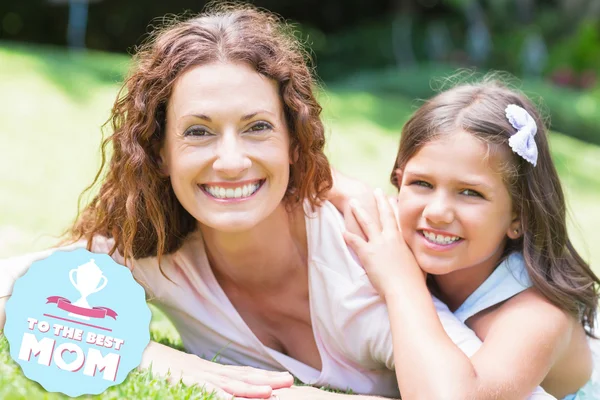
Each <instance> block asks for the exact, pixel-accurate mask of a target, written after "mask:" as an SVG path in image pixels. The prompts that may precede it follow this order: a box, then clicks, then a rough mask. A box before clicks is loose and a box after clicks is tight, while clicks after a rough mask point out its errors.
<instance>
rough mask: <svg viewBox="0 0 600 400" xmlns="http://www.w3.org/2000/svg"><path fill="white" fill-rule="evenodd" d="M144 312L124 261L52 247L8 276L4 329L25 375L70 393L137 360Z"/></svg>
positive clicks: (93, 388) (106, 379)
mask: <svg viewBox="0 0 600 400" xmlns="http://www.w3.org/2000/svg"><path fill="white" fill-rule="evenodd" d="M150 319H151V312H150V309H149V308H148V305H147V304H146V298H145V294H144V289H143V288H142V287H141V286H140V285H139V284H138V283H137V282H136V281H135V280H134V279H133V276H132V275H131V271H130V270H129V269H128V268H127V267H124V266H122V265H120V264H117V263H116V262H115V261H114V260H113V259H112V258H110V256H108V255H106V254H95V253H91V252H89V251H87V250H85V249H77V250H74V251H57V252H55V253H53V254H52V255H51V256H49V257H47V258H46V259H43V260H40V261H36V262H34V263H33V264H32V265H31V267H30V268H29V270H28V271H27V273H26V274H25V275H23V276H22V277H21V278H19V279H18V280H17V281H16V282H15V285H14V288H13V294H12V296H11V297H10V298H9V300H8V301H7V303H6V324H5V327H4V335H5V336H6V338H7V340H8V343H9V345H10V355H11V357H12V359H13V360H15V362H17V363H18V364H19V365H20V366H21V368H22V370H23V373H24V374H25V376H26V377H28V378H29V379H31V380H34V381H36V382H38V383H39V384H40V385H42V386H43V387H44V389H46V391H48V392H62V393H64V394H66V395H68V396H71V397H77V396H80V395H83V394H99V393H102V392H103V391H105V390H106V389H107V388H108V387H110V386H113V385H117V384H119V383H121V382H123V381H124V380H125V378H126V377H127V375H128V374H129V372H130V371H131V370H132V369H134V368H135V367H137V366H138V365H139V364H140V362H141V359H142V353H143V352H144V349H145V348H146V346H147V345H148V343H149V342H150Z"/></svg>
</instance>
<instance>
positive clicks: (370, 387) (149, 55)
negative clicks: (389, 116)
mask: <svg viewBox="0 0 600 400" xmlns="http://www.w3.org/2000/svg"><path fill="white" fill-rule="evenodd" d="M313 83H314V82H313V80H312V78H311V74H310V71H309V69H308V67H307V66H306V63H305V57H304V53H303V52H302V51H301V47H300V45H299V44H298V42H297V41H296V40H295V39H294V38H293V35H292V34H291V33H290V32H288V31H287V28H286V27H285V26H284V25H282V24H281V23H280V22H279V21H278V20H277V19H276V18H275V17H273V16H271V15H269V14H267V13H264V12H259V11H256V10H255V9H253V8H248V7H236V8H220V9H219V8H217V9H214V10H212V11H211V12H209V13H205V14H204V15H202V16H200V17H197V18H193V19H191V20H189V21H186V22H182V23H177V24H175V25H173V26H171V27H167V28H165V29H164V30H163V31H161V32H159V33H158V34H157V35H155V36H154V37H153V38H152V39H151V40H150V41H149V42H148V43H147V44H146V45H145V46H144V47H143V48H142V49H141V50H140V51H139V52H138V54H137V55H136V56H135V57H134V68H133V71H132V73H131V74H130V76H129V78H128V79H127V81H126V84H125V87H124V91H123V92H122V94H121V95H120V96H119V99H118V100H117V102H116V104H115V107H114V109H113V114H112V128H113V131H114V133H113V135H112V136H111V137H109V138H108V139H107V141H105V143H104V146H103V149H104V150H106V148H107V146H109V145H111V146H112V148H113V151H112V155H111V160H110V162H109V164H108V170H107V172H106V175H105V177H104V178H103V180H102V184H101V187H100V190H99V193H98V194H97V195H96V196H95V197H94V199H93V200H92V201H91V202H90V204H89V205H88V206H87V207H86V208H85V209H84V210H83V212H82V214H81V215H80V216H79V219H78V221H77V222H76V224H75V225H74V227H73V228H72V230H71V232H70V237H71V238H72V240H73V241H74V242H76V243H75V244H74V245H72V246H84V245H87V247H88V248H89V249H91V250H92V251H95V252H102V253H108V254H111V255H112V257H113V258H114V259H115V260H117V261H118V262H120V263H121V264H124V265H127V266H128V267H130V268H131V269H132V272H133V274H134V276H135V278H136V279H137V280H138V281H139V282H140V283H141V284H142V285H144V287H145V288H146V293H147V296H148V299H149V300H150V301H152V302H153V303H154V304H155V305H156V306H157V307H159V308H160V309H162V310H163V311H164V312H165V313H166V314H167V315H168V316H169V318H170V319H171V321H172V322H173V323H174V325H175V327H176V328H177V329H178V331H179V333H180V334H181V337H182V341H183V343H184V345H185V347H186V348H187V349H188V350H189V351H190V352H191V353H193V354H197V355H202V356H204V357H207V358H212V357H213V356H215V355H217V354H218V356H219V361H221V362H222V363H224V364H236V365H251V366H253V367H257V368H261V369H266V370H279V371H290V372H292V374H294V375H295V376H297V377H298V378H299V379H301V380H302V381H304V382H306V383H309V384H313V385H319V386H321V385H328V386H331V387H334V388H339V389H352V390H353V391H354V392H355V393H361V394H365V395H371V394H376V395H386V396H397V395H398V386H397V382H396V378H395V375H394V372H393V369H394V359H393V357H392V344H391V335H390V329H389V322H388V321H389V320H388V317H387V311H386V308H385V306H384V304H383V302H382V301H381V299H380V297H379V296H378V295H377V293H376V292H375V290H374V289H373V287H372V286H371V284H370V283H369V280H368V278H367V277H366V275H365V273H364V271H363V270H362V268H361V267H360V265H358V264H357V262H356V260H355V258H354V256H353V254H352V253H351V252H350V251H349V250H348V249H347V247H346V245H345V243H344V240H343V237H342V231H343V230H344V224H343V220H342V217H341V216H340V214H339V213H338V212H337V210H336V209H335V208H334V207H333V206H332V205H331V203H329V202H327V201H325V198H326V195H328V191H329V189H330V188H331V187H332V177H331V173H330V167H329V164H328V162H327V159H326V158H325V156H324V154H323V146H324V135H323V125H322V123H321V121H320V118H319V114H320V111H321V108H320V106H319V104H318V103H317V101H316V99H315V97H314V93H313ZM98 176H100V174H99V175H98ZM97 180H98V178H97ZM341 185H342V186H343V184H341ZM342 192H344V190H342ZM329 196H333V197H335V196H336V194H335V193H329ZM340 203H341V202H340ZM48 254H49V253H48V252H46V253H41V254H36V255H30V256H26V257H23V258H20V259H13V260H7V261H4V262H3V263H2V265H0V271H2V274H3V276H2V277H3V278H4V277H5V276H6V275H8V277H9V279H3V280H2V281H3V282H10V283H8V284H7V285H6V287H3V288H2V287H0V298H2V297H3V296H4V297H6V296H8V295H10V293H11V290H12V281H14V279H16V277H17V276H19V275H20V274H22V273H23V272H24V270H26V268H27V267H28V266H29V265H30V264H31V262H32V261H33V260H35V259H37V258H41V257H44V256H47V255H48ZM436 306H437V307H438V312H439V314H440V319H441V321H442V323H443V325H444V327H445V329H446V330H447V331H448V334H449V335H450V337H451V338H452V339H453V340H454V342H455V343H457V344H458V345H459V347H460V348H461V349H462V350H463V351H465V352H466V353H467V354H468V355H471V354H473V353H474V352H475V351H476V350H477V348H478V347H479V346H480V342H479V340H478V339H477V337H476V336H475V335H474V334H473V332H471V331H470V330H468V329H467V328H466V327H465V326H464V325H463V324H461V323H459V322H458V320H457V319H456V318H455V317H454V316H453V315H452V314H451V313H450V312H449V310H448V309H447V308H446V307H445V306H444V305H442V304H441V303H439V302H438V303H436ZM2 318H3V307H2V305H1V304H0V319H2ZM0 326H2V321H0ZM407 362H410V360H407ZM150 364H152V366H153V369H154V371H155V372H157V368H158V372H160V373H164V372H166V371H167V370H170V371H171V373H172V377H174V378H176V380H177V379H178V378H179V377H183V379H184V381H186V382H190V383H191V382H194V383H200V384H206V385H207V388H209V389H215V390H216V391H217V392H218V393H220V394H221V395H223V396H225V395H236V396H243V397H252V398H268V397H269V396H271V395H272V394H273V390H274V389H278V390H277V395H278V396H279V398H281V399H284V398H298V397H299V398H311V399H319V398H329V397H331V396H336V397H339V396H340V395H337V394H332V393H328V392H323V391H319V390H317V389H313V388H292V389H280V388H289V387H290V386H291V384H292V378H291V376H290V375H289V374H281V373H273V372H265V371H259V370H254V369H248V368H246V369H240V367H229V366H223V365H218V364H214V363H210V362H207V361H203V360H201V359H199V358H198V357H195V356H191V355H187V354H183V353H180V352H177V351H175V350H173V349H170V348H167V347H165V346H160V345H157V344H155V343H152V344H151V345H150V346H149V347H148V349H147V350H146V352H145V353H144V359H143V362H142V367H144V366H148V365H150ZM240 371H243V372H245V375H244V376H242V377H241V378H240V377H239V373H240ZM358 398H359V399H360V398H365V399H366V398H370V397H369V396H359V397H358Z"/></svg>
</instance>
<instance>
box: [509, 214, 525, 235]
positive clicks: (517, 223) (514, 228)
mask: <svg viewBox="0 0 600 400" xmlns="http://www.w3.org/2000/svg"><path fill="white" fill-rule="evenodd" d="M512 216H513V219H512V222H511V223H510V226H509V227H508V232H506V235H507V236H508V237H509V238H510V239H512V240H516V239H518V238H520V237H521V236H523V228H522V226H521V219H520V218H519V216H518V215H517V213H516V212H513V215H512Z"/></svg>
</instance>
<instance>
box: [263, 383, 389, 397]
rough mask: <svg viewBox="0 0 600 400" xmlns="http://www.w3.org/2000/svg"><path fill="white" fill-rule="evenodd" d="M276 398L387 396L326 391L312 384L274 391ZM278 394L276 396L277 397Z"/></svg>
mask: <svg viewBox="0 0 600 400" xmlns="http://www.w3.org/2000/svg"><path fill="white" fill-rule="evenodd" d="M273 395H274V397H273V398H274V399H277V400H307V399H310V400H384V399H388V398H387V397H379V396H368V395H361V394H345V393H333V392H326V391H325V390H321V389H317V388H315V387H312V386H292V387H291V388H288V389H278V390H274V391H273ZM275 396H276V397H275Z"/></svg>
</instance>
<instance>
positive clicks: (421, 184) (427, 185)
mask: <svg viewBox="0 0 600 400" xmlns="http://www.w3.org/2000/svg"><path fill="white" fill-rule="evenodd" d="M410 185H414V186H422V187H425V188H432V187H433V186H432V185H431V184H430V183H427V182H425V181H418V180H417V181H413V182H411V183H410Z"/></svg>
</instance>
